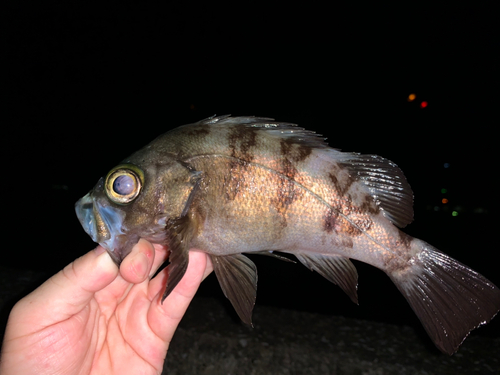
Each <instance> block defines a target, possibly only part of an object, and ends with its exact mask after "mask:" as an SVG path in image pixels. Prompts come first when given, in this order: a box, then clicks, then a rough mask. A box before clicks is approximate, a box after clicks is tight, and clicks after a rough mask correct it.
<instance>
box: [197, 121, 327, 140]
mask: <svg viewBox="0 0 500 375" xmlns="http://www.w3.org/2000/svg"><path fill="white" fill-rule="evenodd" d="M198 124H199V125H205V124H206V125H222V126H227V125H242V126H246V127H250V128H260V129H262V130H263V131H265V132H266V133H267V134H269V135H271V136H275V137H278V138H285V139H287V141H289V142H291V143H295V144H300V145H305V146H309V147H313V148H330V146H328V144H327V143H326V142H325V140H326V138H325V137H323V136H322V135H321V134H318V133H316V132H314V131H312V130H307V129H304V128H302V127H300V126H298V125H297V124H292V123H289V122H278V121H274V119H273V118H269V117H254V116H238V117H231V115H224V116H217V117H215V116H212V117H209V118H207V119H205V120H202V121H200V122H199V123H198Z"/></svg>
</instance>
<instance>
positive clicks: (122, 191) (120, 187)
mask: <svg viewBox="0 0 500 375" xmlns="http://www.w3.org/2000/svg"><path fill="white" fill-rule="evenodd" d="M134 185H135V184H134V179H133V178H132V177H131V176H129V175H122V176H118V177H117V178H116V179H115V181H114V182H113V190H114V191H115V193H116V194H119V195H129V194H132V193H133V192H134Z"/></svg>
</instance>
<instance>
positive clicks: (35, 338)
mask: <svg viewBox="0 0 500 375" xmlns="http://www.w3.org/2000/svg"><path fill="white" fill-rule="evenodd" d="M167 256H168V251H167V249H166V248H165V247H163V246H160V245H156V244H155V245H152V244H151V243H149V242H147V241H145V240H140V241H139V243H138V244H137V245H135V246H134V248H133V250H132V252H131V253H130V254H129V255H128V256H127V257H126V258H125V259H124V260H123V262H122V264H121V266H120V269H119V270H118V268H117V267H116V265H115V264H114V263H113V261H112V260H111V258H110V256H109V255H108V254H107V253H106V251H105V250H104V248H102V247H101V246H98V247H97V248H96V249H95V250H93V251H90V252H89V253H87V254H85V255H84V256H82V257H81V258H78V259H77V260H75V261H74V262H73V263H71V264H69V265H68V266H67V267H65V268H64V269H63V270H62V271H60V272H59V273H57V274H56V275H54V276H52V277H51V278H50V279H48V280H47V281H46V282H45V283H44V284H42V285H41V286H40V287H38V288H37V289H36V290H34V291H33V292H32V293H30V294H29V295H27V296H26V297H24V298H23V299H21V300H20V301H19V302H18V303H17V304H16V305H15V306H14V308H13V309H12V311H11V313H10V316H9V320H8V323H7V328H6V332H5V337H4V343H3V347H2V354H1V357H0V373H1V374H2V375H9V374H40V375H41V374H139V373H140V374H160V373H161V372H162V369H163V363H164V360H165V356H166V354H167V350H168V346H169V343H170V341H171V339H172V337H173V334H174V332H175V330H176V328H177V325H178V324H179V322H180V320H181V319H182V317H183V315H184V313H185V311H186V309H187V307H188V305H189V303H190V302H191V300H192V298H193V297H194V294H195V293H196V290H197V289H198V286H199V285H200V283H201V281H202V280H203V279H204V278H205V277H206V276H207V275H208V274H209V273H210V272H212V264H211V262H210V261H209V260H208V259H209V257H208V256H207V255H206V254H204V253H201V252H196V251H190V253H189V267H188V269H187V271H186V273H185V275H184V277H183V278H182V280H181V281H180V282H179V284H177V286H176V287H175V289H174V290H173V291H172V293H171V294H170V295H169V296H168V297H167V298H166V299H165V301H164V302H163V304H161V297H162V291H163V288H164V286H165V282H166V278H167V277H168V273H167V269H164V270H162V271H161V272H160V273H159V274H158V275H157V276H156V277H155V278H154V279H151V277H152V276H153V275H154V274H155V272H156V271H157V270H158V268H159V267H160V266H161V264H162V263H163V262H164V261H165V260H166V258H167Z"/></svg>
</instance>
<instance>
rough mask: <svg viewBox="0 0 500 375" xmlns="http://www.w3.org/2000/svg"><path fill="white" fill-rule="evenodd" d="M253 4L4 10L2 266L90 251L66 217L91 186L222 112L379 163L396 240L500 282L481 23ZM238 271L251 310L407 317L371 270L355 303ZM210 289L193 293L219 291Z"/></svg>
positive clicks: (60, 262)
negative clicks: (387, 182) (252, 298)
mask: <svg viewBox="0 0 500 375" xmlns="http://www.w3.org/2000/svg"><path fill="white" fill-rule="evenodd" d="M269 4H270V3H267V4H266V5H262V6H256V5H241V4H238V6H235V7H234V8H232V9H231V8H221V7H219V8H215V7H214V6H213V4H211V2H204V4H202V5H200V4H198V3H196V2H189V1H185V2H175V4H169V5H164V6H162V7H159V6H152V5H148V4H142V3H141V4H136V3H135V2H105V3H104V4H99V6H94V5H92V6H91V5H88V4H84V3H81V4H72V3H67V2H66V3H63V2H55V1H54V2H50V1H45V2H35V1H33V2H23V3H22V4H21V3H20V2H15V3H14V2H13V4H11V5H5V4H4V5H2V8H3V9H2V11H1V13H2V18H3V20H2V24H3V30H4V31H2V34H3V35H2V44H3V48H2V56H3V57H2V62H3V63H4V64H3V65H4V67H3V69H2V71H1V78H2V84H1V88H0V90H1V92H2V94H3V95H2V108H3V109H2V110H1V115H0V116H1V117H0V121H1V124H2V125H3V126H2V129H3V136H2V147H1V152H2V163H3V173H2V175H3V177H2V191H3V194H2V196H3V222H4V225H3V234H4V236H5V237H7V238H8V239H9V241H10V242H12V241H14V242H17V245H11V246H10V247H9V248H8V249H5V248H4V249H3V254H4V257H2V259H3V260H2V265H7V266H10V265H11V266H13V267H17V268H30V269H43V270H46V271H47V272H56V271H57V270H59V269H60V268H62V267H63V266H64V265H66V264H67V263H69V262H71V261H72V260H73V259H75V258H76V257H78V256H79V255H81V254H83V253H84V252H86V251H88V250H90V249H91V248H93V247H94V246H95V245H94V244H93V243H92V241H91V240H90V238H88V236H87V235H86V234H85V233H84V231H83V230H82V229H81V227H80V224H79V223H78V221H77V219H76V215H75V214H74V203H75V202H76V200H77V199H78V198H79V197H81V196H83V195H84V194H86V193H87V192H88V190H90V189H91V188H92V187H93V186H94V184H95V183H96V182H97V180H98V178H99V177H100V176H102V175H104V174H106V173H107V171H108V170H109V169H110V168H111V167H113V166H114V165H116V164H117V163H118V162H119V161H120V160H122V159H123V158H124V157H126V156H127V155H129V154H131V153H132V152H134V151H135V150H137V149H139V148H140V147H142V146H143V145H145V144H146V143H147V142H149V141H150V140H152V139H153V138H155V137H156V136H157V135H159V134H161V133H163V132H165V131H167V130H169V129H171V128H174V127H176V126H179V125H183V124H186V123H190V122H194V121H198V120H201V119H203V118H206V117H209V116H211V115H214V114H217V115H223V114H233V115H256V116H266V117H272V118H275V119H276V120H279V121H285V122H292V123H297V124H299V125H301V126H303V127H305V128H307V129H311V130H315V131H317V132H319V133H321V134H323V135H324V136H325V137H327V138H328V142H329V144H330V145H331V146H332V147H335V148H339V149H342V150H345V151H355V152H360V153H368V154H378V155H381V156H384V157H386V158H388V159H390V160H392V161H394V162H395V163H396V164H398V165H399V166H400V167H401V168H402V169H403V171H404V172H405V175H406V177H407V179H408V181H409V183H410V184H411V185H412V188H413V190H414V194H415V222H414V223H413V224H411V225H410V226H409V227H408V228H407V229H405V231H406V232H407V233H408V234H411V235H413V236H416V237H418V238H421V239H423V240H425V241H427V242H429V243H431V244H433V245H434V246H436V247H438V248H439V249H441V250H443V251H445V252H446V253H448V254H450V255H452V256H453V257H455V258H457V259H459V260H460V261H462V262H464V263H466V264H468V265H469V266H471V267H473V268H474V269H476V270H477V271H479V272H480V273H482V274H484V275H485V276H486V277H488V278H489V279H490V280H492V281H493V282H495V283H496V284H497V285H500V277H499V273H498V265H497V264H496V263H495V262H494V261H493V259H494V258H496V257H497V249H498V240H497V238H496V237H495V236H494V234H495V233H496V230H497V223H498V219H497V212H498V211H497V209H498V199H497V194H498V193H497V189H496V188H497V183H496V180H497V178H496V177H495V174H496V170H497V166H496V163H494V162H495V158H494V152H493V150H495V149H496V148H497V142H496V140H497V139H498V136H497V135H496V133H494V131H495V128H496V127H498V123H499V122H498V113H497V108H498V100H499V94H498V91H497V90H498V87H499V85H498V84H499V80H498V67H499V66H500V61H499V60H498V50H499V42H498V38H496V35H495V34H494V29H495V27H494V26H496V23H497V17H494V12H493V11H492V9H488V8H481V7H480V6H479V5H477V6H476V5H475V6H474V7H472V8H467V7H461V6H458V5H453V6H452V7H439V6H436V5H434V6H432V7H430V8H429V7H424V6H422V7H421V8H419V5H418V3H415V2H412V3H411V5H404V6H401V7H400V8H399V9H395V8H393V7H390V8H389V7H388V6H386V5H381V4H378V3H377V4H376V5H372V6H370V7H369V8H365V7H362V6H361V5H359V4H357V5H356V6H352V7H351V6H347V5H335V7H334V8H333V9H332V7H331V6H330V5H328V6H325V7H324V8H322V7H315V6H313V5H311V6H308V5H304V4H300V5H299V6H291V5H290V4H287V3H283V4H281V5H279V4H277V3H276V4H275V3H272V4H273V5H269ZM5 63H6V64H5ZM411 93H415V94H416V100H414V101H413V102H409V101H408V96H409V95H410V94H411ZM422 101H426V102H427V103H428V106H427V107H426V108H421V107H420V105H421V103H422ZM445 165H446V166H447V168H445ZM442 189H446V193H444V194H443V193H442ZM443 198H444V199H448V203H446V204H443V203H442V199H443ZM454 211H455V212H456V215H457V216H453V212H454ZM253 259H254V260H255V262H256V263H257V264H258V267H259V270H260V273H259V290H258V300H257V303H263V304H271V305H272V304H276V305H280V306H285V307H288V308H296V309H303V310H311V311H321V312H325V313H343V314H346V315H350V316H363V317H365V318H368V319H370V318H373V319H381V320H383V319H388V320H391V321H394V320H398V319H401V320H402V319H403V318H400V315H399V312H391V311H392V306H393V305H394V306H397V307H395V308H396V309H399V308H401V309H403V310H404V311H405V312H408V314H409V315H410V314H411V310H410V308H409V307H408V306H407V305H406V304H405V301H404V299H403V297H401V296H399V294H398V292H397V290H396V288H395V287H394V286H392V285H391V282H390V280H389V279H388V278H387V277H386V276H385V275H384V274H383V273H382V272H380V271H378V270H375V269H373V268H371V267H369V266H365V265H363V264H360V263H356V266H357V267H358V272H359V275H360V280H359V295H360V303H361V307H357V306H354V305H353V304H352V303H351V302H350V301H349V299H348V298H347V297H345V296H344V295H343V294H342V292H341V291H340V289H339V288H337V287H335V286H333V285H330V284H329V283H328V282H327V281H326V280H323V279H321V277H320V276H319V275H314V274H311V273H310V272H309V271H308V270H307V269H305V267H303V266H301V265H299V264H297V265H292V264H288V263H281V262H278V261H276V260H274V259H267V257H266V259H261V258H259V259H258V257H253ZM277 269H279V272H276V270H277ZM276 274H279V275H280V277H279V278H276V277H275V275H276ZM215 285H216V281H215V278H211V279H209V280H207V282H206V285H204V286H203V287H202V289H201V291H200V293H202V294H203V293H204V294H210V293H213V294H214V295H217V296H219V295H221V294H222V293H221V292H220V291H219V290H216V288H212V287H213V286H215ZM212 289H214V290H215V291H212ZM316 290H317V291H318V293H311V291H316ZM318 296H319V297H318ZM325 301H326V302H325ZM351 305H352V306H351ZM346 306H347V307H346ZM365 306H366V307H365ZM360 310H362V312H360ZM363 314H364V315H363ZM387 316H389V318H385V317H387ZM412 319H415V321H416V318H412ZM497 320H498V318H497ZM496 323H497V324H496V326H494V327H493V328H492V330H493V331H495V332H497V334H498V332H499V331H500V329H499V324H498V322H496ZM494 324H495V322H493V324H491V326H493V325H494Z"/></svg>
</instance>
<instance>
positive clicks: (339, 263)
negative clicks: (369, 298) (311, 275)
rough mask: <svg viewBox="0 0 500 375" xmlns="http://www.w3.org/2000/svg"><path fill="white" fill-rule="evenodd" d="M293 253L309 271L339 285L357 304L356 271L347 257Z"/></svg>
mask: <svg viewBox="0 0 500 375" xmlns="http://www.w3.org/2000/svg"><path fill="white" fill-rule="evenodd" d="M294 255H295V256H296V257H297V259H298V260H299V261H300V262H301V263H302V264H303V265H304V266H306V267H307V268H309V269H310V270H311V271H316V272H317V273H319V274H320V275H321V276H323V277H324V278H326V279H327V280H329V281H331V282H332V283H334V284H336V285H338V286H340V287H341V288H342V290H343V291H344V292H345V293H346V294H347V295H348V296H349V298H351V301H352V302H354V303H355V304H358V294H357V289H358V272H357V271H356V268H355V267H354V264H352V262H351V261H350V260H349V259H348V258H344V257H341V256H335V255H328V256H326V255H321V254H305V253H296V254H294Z"/></svg>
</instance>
